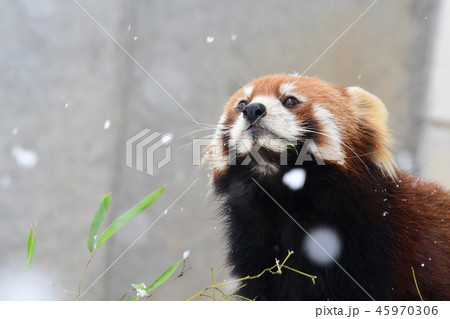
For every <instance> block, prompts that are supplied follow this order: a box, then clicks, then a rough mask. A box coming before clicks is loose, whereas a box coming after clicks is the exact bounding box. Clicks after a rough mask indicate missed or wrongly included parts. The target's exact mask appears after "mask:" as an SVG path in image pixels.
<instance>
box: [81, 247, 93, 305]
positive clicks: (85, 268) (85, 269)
mask: <svg viewBox="0 0 450 319" xmlns="http://www.w3.org/2000/svg"><path fill="white" fill-rule="evenodd" d="M94 252H95V250H94ZM94 252H92V253H91V255H90V256H89V260H88V261H87V263H86V266H84V269H83V272H82V273H81V276H80V281H79V282H78V290H77V301H79V300H80V294H81V283H82V281H83V279H84V276H85V275H86V271H87V269H88V267H89V264H90V263H91V260H92V258H94Z"/></svg>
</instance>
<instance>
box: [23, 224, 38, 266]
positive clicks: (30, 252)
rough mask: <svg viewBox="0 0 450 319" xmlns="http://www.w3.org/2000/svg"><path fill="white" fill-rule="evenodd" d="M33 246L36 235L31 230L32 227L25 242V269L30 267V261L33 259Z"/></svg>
mask: <svg viewBox="0 0 450 319" xmlns="http://www.w3.org/2000/svg"><path fill="white" fill-rule="evenodd" d="M35 246H36V235H35V234H34V232H33V228H31V230H30V234H29V235H28V242H27V264H26V265H25V271H28V269H30V266H31V262H32V261H33V258H34V248H35Z"/></svg>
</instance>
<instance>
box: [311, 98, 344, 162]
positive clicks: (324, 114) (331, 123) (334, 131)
mask: <svg viewBox="0 0 450 319" xmlns="http://www.w3.org/2000/svg"><path fill="white" fill-rule="evenodd" d="M314 114H315V116H316V119H317V120H318V121H319V122H320V124H321V125H322V127H323V132H322V133H323V134H324V135H323V136H324V137H325V138H326V141H327V143H325V145H317V147H318V149H319V154H318V155H319V156H320V157H321V158H322V159H324V160H331V161H338V162H341V163H345V160H344V159H345V155H344V152H343V151H342V138H341V133H340V130H339V127H338V126H337V124H336V119H335V117H334V115H333V114H332V113H331V112H330V111H328V110H327V109H326V108H324V107H322V106H320V105H314ZM322 144H323V143H322Z"/></svg>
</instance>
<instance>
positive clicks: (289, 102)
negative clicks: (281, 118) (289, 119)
mask: <svg viewBox="0 0 450 319" xmlns="http://www.w3.org/2000/svg"><path fill="white" fill-rule="evenodd" d="M298 104H300V102H299V100H297V99H296V98H295V97H293V96H288V97H287V98H285V99H284V101H283V105H284V106H285V107H290V108H292V107H296V106H297V105H298Z"/></svg>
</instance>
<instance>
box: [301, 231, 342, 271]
mask: <svg viewBox="0 0 450 319" xmlns="http://www.w3.org/2000/svg"><path fill="white" fill-rule="evenodd" d="M309 234H310V236H311V237H312V238H311V237H310V236H306V237H305V241H304V242H303V250H304V252H305V253H306V256H308V258H309V259H310V260H311V261H312V262H314V263H316V264H319V265H328V264H330V263H332V262H333V259H334V260H336V259H337V258H339V256H340V255H341V251H342V243H341V239H340V238H339V235H338V233H337V232H336V231H335V230H334V229H331V228H329V227H318V228H314V229H313V230H311V231H310V232H309ZM313 238H314V239H313ZM321 246H322V247H321Z"/></svg>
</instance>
